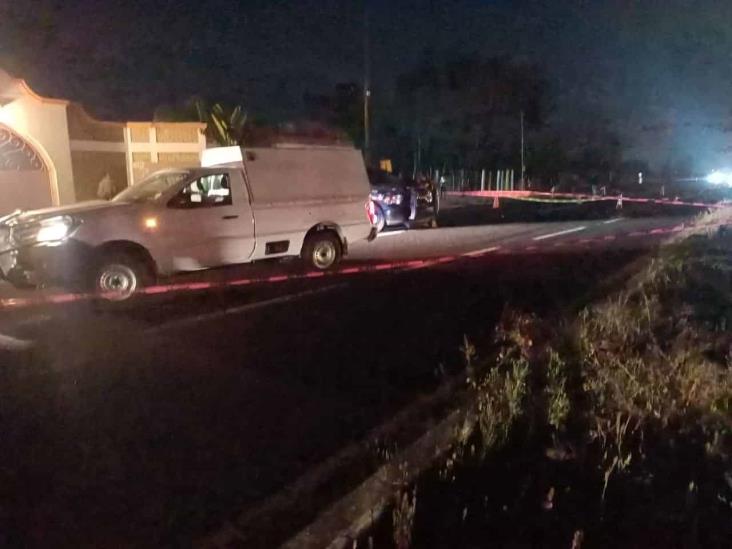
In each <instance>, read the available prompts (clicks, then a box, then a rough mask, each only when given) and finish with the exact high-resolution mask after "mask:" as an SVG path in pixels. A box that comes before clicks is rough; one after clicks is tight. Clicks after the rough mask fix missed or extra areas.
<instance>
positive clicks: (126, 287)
mask: <svg viewBox="0 0 732 549" xmlns="http://www.w3.org/2000/svg"><path fill="white" fill-rule="evenodd" d="M151 279H152V277H151V276H150V272H149V269H148V268H147V266H146V265H145V264H144V263H143V262H142V261H139V260H138V259H137V258H135V257H133V256H131V255H128V254H124V253H112V254H106V255H104V256H102V257H101V258H100V260H99V261H97V263H96V266H95V268H94V269H93V271H92V281H91V282H92V284H91V285H92V288H93V290H94V291H95V292H96V293H97V294H99V296H100V297H101V298H103V299H106V300H108V301H125V300H127V299H129V298H131V297H132V296H133V295H134V294H135V293H136V292H138V291H139V290H140V289H141V288H143V287H145V286H146V285H149V284H150V282H151Z"/></svg>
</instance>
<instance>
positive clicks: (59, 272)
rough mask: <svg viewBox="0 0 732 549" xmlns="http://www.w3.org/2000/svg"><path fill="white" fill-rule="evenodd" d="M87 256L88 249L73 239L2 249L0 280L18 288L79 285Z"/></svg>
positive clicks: (0, 255) (88, 253) (0, 253)
mask: <svg viewBox="0 0 732 549" xmlns="http://www.w3.org/2000/svg"><path fill="white" fill-rule="evenodd" d="M89 255H90V252H89V248H88V246H86V245H85V244H82V243H80V242H78V241H75V240H73V239H69V240H67V241H65V242H63V243H60V244H57V245H52V246H51V245H33V246H23V247H21V248H14V249H10V250H5V251H3V252H0V279H5V280H7V281H8V282H10V283H11V284H13V285H14V286H17V287H19V288H27V287H33V286H41V285H45V284H53V283H61V284H73V283H79V282H82V281H83V273H84V269H83V265H85V264H87V263H86V260H87V259H88V258H89Z"/></svg>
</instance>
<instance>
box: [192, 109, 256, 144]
mask: <svg viewBox="0 0 732 549" xmlns="http://www.w3.org/2000/svg"><path fill="white" fill-rule="evenodd" d="M196 111H197V113H198V119H199V120H200V121H201V122H205V123H206V125H207V127H206V133H207V136H208V138H209V139H210V140H211V141H214V142H216V143H217V144H218V145H220V146H222V147H227V146H243V145H244V138H245V134H246V130H247V128H248V126H247V121H248V115H247V113H246V112H245V111H244V109H242V107H241V105H237V106H236V107H232V108H228V107H224V106H223V105H222V104H221V103H216V104H214V105H213V106H211V108H210V109H208V108H206V105H205V104H204V103H203V102H202V101H196Z"/></svg>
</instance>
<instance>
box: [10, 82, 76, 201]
mask: <svg viewBox="0 0 732 549" xmlns="http://www.w3.org/2000/svg"><path fill="white" fill-rule="evenodd" d="M0 98H2V101H3V103H6V102H7V103H6V104H5V105H4V106H2V107H0V122H2V123H3V124H5V125H7V126H8V127H10V128H12V129H13V130H14V131H15V132H17V133H18V134H19V135H20V136H21V137H22V138H23V139H25V140H26V141H28V142H29V143H30V144H31V145H33V146H34V147H35V148H36V149H37V150H38V153H39V154H40V155H41V156H43V157H44V161H45V162H46V164H47V166H48V169H49V176H50V178H51V186H52V189H51V195H52V199H53V202H54V203H55V204H58V203H61V204H67V203H72V202H74V201H75V199H76V197H75V194H74V186H73V171H72V167H71V150H70V146H69V134H68V131H67V127H68V122H67V118H66V102H65V101H56V100H46V99H43V98H40V97H38V96H36V95H35V94H33V92H32V91H30V90H29V89H28V88H27V86H26V85H25V83H24V82H23V81H21V80H16V79H12V78H10V77H9V76H8V75H7V74H6V73H4V72H2V71H0Z"/></svg>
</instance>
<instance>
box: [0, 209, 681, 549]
mask: <svg viewBox="0 0 732 549" xmlns="http://www.w3.org/2000/svg"><path fill="white" fill-rule="evenodd" d="M682 221H683V219H680V218H678V217H674V218H660V217H656V218H637V219H606V220H588V221H579V222H561V223H531V224H530V223H527V224H503V225H500V226H478V227H455V228H445V229H433V230H421V231H406V232H400V231H395V232H391V233H385V234H383V235H381V236H380V237H379V238H378V239H377V240H376V241H375V242H372V243H359V244H354V245H353V246H352V248H351V254H350V256H349V258H348V261H347V262H346V263H345V264H344V266H343V270H342V271H341V272H340V273H336V274H333V275H328V276H324V277H319V278H308V277H305V276H303V272H302V270H301V269H300V267H299V266H298V265H296V264H276V263H273V264H260V265H253V266H244V267H237V268H232V269H221V270H216V271H212V272H208V273H199V274H196V275H191V276H186V277H179V278H178V279H176V280H175V281H174V282H176V283H180V282H181V281H183V282H184V283H190V282H196V281H199V282H200V281H208V282H214V283H215V286H214V287H213V288H207V289H198V290H195V289H186V290H179V291H171V292H167V293H163V294H160V295H154V296H146V297H144V298H143V299H141V300H139V301H138V302H137V303H136V304H134V305H132V306H130V307H127V308H125V309H123V310H117V311H108V310H100V309H99V308H97V307H96V306H95V305H94V304H92V303H90V302H87V301H82V302H78V303H68V304H56V305H49V304H46V305H39V306H27V307H6V308H5V309H3V310H2V312H0V362H1V363H3V364H5V365H6V367H5V369H4V370H3V372H2V376H4V377H3V379H2V385H1V387H0V389H1V390H2V391H3V393H2V394H0V397H1V398H0V422H2V425H0V427H2V428H3V432H5V433H6V437H5V440H4V441H3V448H4V450H3V451H4V453H5V455H4V456H3V459H2V465H3V467H2V468H0V480H2V485H3V487H4V490H5V493H6V494H8V495H9V498H10V499H9V500H8V499H6V500H5V503H4V504H3V503H0V532H4V534H0V545H5V544H6V543H7V544H11V543H17V542H21V543H22V544H24V545H27V546H39V547H40V546H62V545H64V546H65V545H77V546H78V545H82V546H85V545H87V546H89V545H109V541H110V540H115V542H116V543H119V544H120V545H141V546H146V545H151V546H153V545H154V546H159V545H175V544H183V545H185V544H186V541H187V540H190V539H191V538H193V537H196V536H199V535H201V534H202V533H204V532H206V531H207V530H209V529H211V528H213V527H216V526H217V525H219V524H221V522H222V520H223V519H225V518H226V517H227V516H228V513H230V512H232V511H233V510H237V509H242V508H247V507H250V506H251V507H253V506H256V505H257V504H258V502H260V501H262V499H263V498H265V497H266V496H268V495H270V494H272V493H274V492H276V491H278V490H280V489H281V488H282V487H283V486H285V485H286V484H287V483H289V482H292V481H293V480H294V479H296V478H298V476H300V475H302V474H303V473H304V472H306V471H307V470H308V469H309V468H311V467H313V465H315V464H317V463H318V462H320V461H322V460H323V459H325V458H326V457H328V456H329V455H332V454H333V453H334V452H336V451H338V449H339V448H342V447H343V446H345V445H346V444H348V443H349V442H352V441H355V440H359V439H360V438H361V437H363V435H364V433H366V432H367V431H368V430H369V429H371V428H373V427H374V426H376V425H378V424H379V423H380V422H382V421H384V420H386V419H387V418H389V417H391V416H392V415H393V414H394V413H395V411H397V410H399V409H400V408H401V407H402V406H404V405H405V404H407V403H408V402H410V400H412V399H413V398H414V397H415V395H417V394H420V393H427V392H430V391H432V390H434V389H435V388H436V387H437V386H438V385H439V383H440V382H441V381H442V380H443V379H444V378H445V376H448V375H450V374H451V373H455V372H458V371H460V369H461V368H462V367H463V364H462V361H461V357H460V351H459V349H460V346H461V345H462V342H463V337H464V336H467V337H468V338H470V339H471V340H473V341H476V342H479V343H480V342H483V341H487V340H489V338H490V334H491V333H492V331H493V330H494V326H495V323H496V321H497V320H498V318H499V317H500V315H501V313H502V311H503V310H504V309H505V308H506V307H512V308H517V309H521V310H531V311H536V312H538V313H541V314H553V313H555V312H557V311H558V310H560V309H562V308H563V307H567V306H569V305H570V304H572V303H575V302H576V301H577V300H578V299H579V298H581V297H582V296H583V295H587V292H589V291H590V290H592V288H594V287H595V286H596V283H597V282H598V281H599V280H603V279H604V278H605V277H606V276H607V275H608V274H610V273H613V272H615V271H617V270H618V269H620V268H621V267H622V266H623V265H625V264H627V263H628V262H629V261H632V260H633V259H634V258H636V257H638V256H639V255H640V254H642V253H644V252H645V251H647V250H648V249H650V248H652V247H653V246H655V245H656V244H657V243H658V241H659V239H660V238H662V237H663V236H664V234H667V232H668V231H669V230H671V229H672V228H673V227H677V226H678V225H679V223H680V222H682ZM415 260H419V261H423V260H427V261H426V262H422V263H414V264H412V265H411V266H410V265H409V263H408V262H409V261H415ZM405 262H407V263H405ZM242 277H244V278H246V279H250V280H259V279H262V278H263V277H264V278H269V279H270V280H269V281H263V282H251V283H246V284H238V285H234V286H232V285H228V284H227V281H231V280H241V279H242ZM26 297H27V294H25V293H18V292H16V291H14V290H12V289H10V288H9V287H7V286H2V285H0V299H8V298H20V299H23V298H26ZM343 488H344V489H347V488H348V487H343ZM2 501H3V500H2V499H0V502H2ZM7 501H12V502H13V504H12V505H9V504H7ZM3 523H5V524H3ZM2 536H5V537H4V538H3V537H2Z"/></svg>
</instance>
